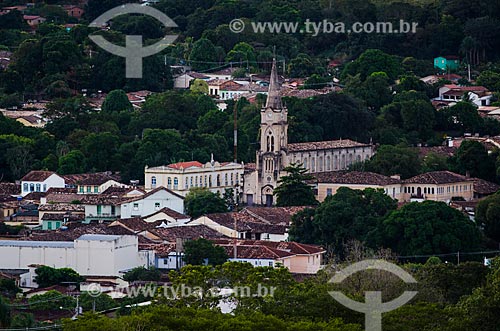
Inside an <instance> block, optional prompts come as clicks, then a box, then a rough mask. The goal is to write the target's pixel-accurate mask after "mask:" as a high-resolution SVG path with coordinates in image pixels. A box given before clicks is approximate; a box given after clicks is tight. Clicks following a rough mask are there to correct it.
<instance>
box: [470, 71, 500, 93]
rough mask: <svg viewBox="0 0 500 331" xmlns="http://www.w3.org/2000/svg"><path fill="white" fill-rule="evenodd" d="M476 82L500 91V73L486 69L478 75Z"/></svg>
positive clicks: (491, 89)
mask: <svg viewBox="0 0 500 331" xmlns="http://www.w3.org/2000/svg"><path fill="white" fill-rule="evenodd" d="M476 83H477V84H478V85H482V86H484V87H486V88H488V89H489V90H490V91H497V92H498V91H500V73H499V72H495V71H491V70H484V71H482V72H481V74H480V75H479V77H477V80H476Z"/></svg>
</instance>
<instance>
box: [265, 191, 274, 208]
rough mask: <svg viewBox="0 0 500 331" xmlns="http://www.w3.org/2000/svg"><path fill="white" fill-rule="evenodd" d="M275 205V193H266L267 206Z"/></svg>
mask: <svg viewBox="0 0 500 331" xmlns="http://www.w3.org/2000/svg"><path fill="white" fill-rule="evenodd" d="M272 205H273V195H272V194H266V206H267V207H271V206H272Z"/></svg>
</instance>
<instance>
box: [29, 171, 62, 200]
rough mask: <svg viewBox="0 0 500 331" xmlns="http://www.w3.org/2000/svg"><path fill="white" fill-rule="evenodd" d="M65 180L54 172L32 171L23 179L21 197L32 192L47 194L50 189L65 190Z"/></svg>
mask: <svg viewBox="0 0 500 331" xmlns="http://www.w3.org/2000/svg"><path fill="white" fill-rule="evenodd" d="M64 187H65V180H64V178H62V177H61V176H59V175H58V174H56V173H55V172H53V171H41V170H33V171H30V172H29V173H28V174H27V175H26V176H24V177H23V178H22V179H21V195H22V196H23V197H24V196H26V195H28V194H29V193H31V192H47V190H48V189H49V188H64Z"/></svg>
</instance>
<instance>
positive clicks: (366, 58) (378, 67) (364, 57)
mask: <svg viewBox="0 0 500 331" xmlns="http://www.w3.org/2000/svg"><path fill="white" fill-rule="evenodd" d="M380 71H383V72H385V73H386V74H387V76H388V77H389V79H390V80H392V81H394V80H395V79H396V78H397V77H398V75H399V74H400V72H401V67H400V65H399V63H398V61H397V59H396V58H395V57H394V56H392V55H389V54H386V53H384V52H382V51H381V50H378V49H369V50H366V51H365V52H364V53H363V54H361V55H360V56H359V58H357V59H356V60H355V61H353V62H351V63H349V64H348V65H346V66H345V68H344V71H343V72H342V75H343V77H347V75H351V76H354V75H356V74H360V75H361V79H362V80H365V79H366V78H367V77H369V76H370V75H371V74H372V73H374V72H380Z"/></svg>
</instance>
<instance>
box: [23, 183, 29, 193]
mask: <svg viewBox="0 0 500 331" xmlns="http://www.w3.org/2000/svg"><path fill="white" fill-rule="evenodd" d="M28 188H29V186H28V183H24V184H23V191H24V192H28Z"/></svg>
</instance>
